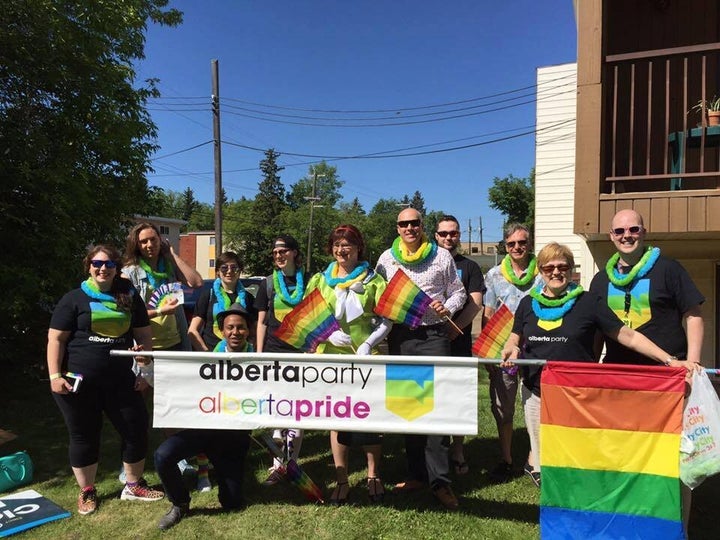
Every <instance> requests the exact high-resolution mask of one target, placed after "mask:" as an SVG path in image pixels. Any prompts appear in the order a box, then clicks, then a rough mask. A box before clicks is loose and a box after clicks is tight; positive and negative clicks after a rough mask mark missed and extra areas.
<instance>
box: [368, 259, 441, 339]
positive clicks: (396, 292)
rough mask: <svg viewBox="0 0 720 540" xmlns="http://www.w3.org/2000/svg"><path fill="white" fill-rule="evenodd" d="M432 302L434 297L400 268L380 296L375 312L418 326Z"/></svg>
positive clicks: (413, 326) (392, 319) (414, 326)
mask: <svg viewBox="0 0 720 540" xmlns="http://www.w3.org/2000/svg"><path fill="white" fill-rule="evenodd" d="M431 302H432V298H430V297H429V296H428V295H427V294H425V292H424V291H423V290H422V289H421V288H420V287H418V286H417V285H415V283H413V281H412V280H411V279H410V278H409V277H408V276H407V274H406V273H405V272H403V271H402V270H398V271H397V272H395V275H394V276H393V277H392V279H391V280H390V283H388V284H387V287H386V288H385V291H384V292H383V293H382V296H380V299H379V300H378V303H377V305H376V306H375V313H377V314H378V315H380V316H382V317H385V318H387V319H390V320H391V321H393V322H396V323H402V324H406V325H408V326H409V327H410V328H417V327H418V326H420V322H421V321H422V318H423V315H425V312H426V311H427V308H428V306H429V305H430V303H431Z"/></svg>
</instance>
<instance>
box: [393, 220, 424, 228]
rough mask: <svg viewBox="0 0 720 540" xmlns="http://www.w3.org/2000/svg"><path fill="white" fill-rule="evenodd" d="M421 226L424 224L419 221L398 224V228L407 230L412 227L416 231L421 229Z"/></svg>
mask: <svg viewBox="0 0 720 540" xmlns="http://www.w3.org/2000/svg"><path fill="white" fill-rule="evenodd" d="M421 224H422V222H421V221H420V220H419V219H406V220H403V221H398V222H397V226H398V227H400V228H401V229H407V228H408V227H412V228H413V229H414V228H416V227H419V226H420V225H421Z"/></svg>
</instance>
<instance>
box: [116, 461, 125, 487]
mask: <svg viewBox="0 0 720 540" xmlns="http://www.w3.org/2000/svg"><path fill="white" fill-rule="evenodd" d="M118 480H119V481H120V483H121V484H127V478H126V477H125V465H123V464H122V463H121V464H120V474H118Z"/></svg>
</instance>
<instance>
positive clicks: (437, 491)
mask: <svg viewBox="0 0 720 540" xmlns="http://www.w3.org/2000/svg"><path fill="white" fill-rule="evenodd" d="M433 495H435V498H436V499H437V500H438V501H440V504H442V505H443V506H444V507H445V508H447V509H448V510H457V509H458V507H459V506H460V503H459V502H458V500H457V497H455V494H454V493H453V492H452V489H450V486H448V485H447V484H441V485H439V486H438V487H436V488H434V489H433Z"/></svg>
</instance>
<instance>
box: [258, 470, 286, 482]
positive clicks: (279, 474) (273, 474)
mask: <svg viewBox="0 0 720 540" xmlns="http://www.w3.org/2000/svg"><path fill="white" fill-rule="evenodd" d="M268 470H269V471H270V474H269V475H268V477H267V478H266V479H265V481H264V482H263V483H262V485H263V486H274V485H275V484H277V483H278V482H280V481H281V480H284V479H285V475H284V474H283V471H282V469H273V468H270V469H268Z"/></svg>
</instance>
